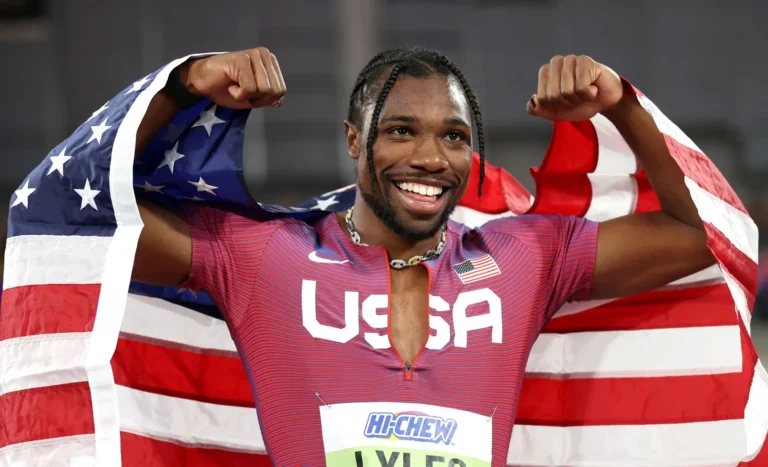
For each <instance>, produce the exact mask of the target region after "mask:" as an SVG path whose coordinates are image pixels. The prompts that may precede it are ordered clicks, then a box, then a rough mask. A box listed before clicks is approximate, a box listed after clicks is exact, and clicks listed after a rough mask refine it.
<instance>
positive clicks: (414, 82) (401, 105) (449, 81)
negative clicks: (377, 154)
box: [366, 74, 470, 124]
mask: <svg viewBox="0 0 768 467" xmlns="http://www.w3.org/2000/svg"><path fill="white" fill-rule="evenodd" d="M374 103H375V102H373V103H371V105H370V106H369V107H370V108H369V109H366V110H367V111H370V112H372V111H373V104H374ZM366 113H368V112H366ZM369 115H370V114H369ZM387 115H409V116H414V117H416V118H418V119H420V120H421V119H423V120H430V119H435V120H439V121H443V120H445V119H446V118H460V119H462V120H465V121H466V122H467V123H468V124H469V123H470V108H469V102H468V101H467V97H466V95H465V94H464V89H463V88H462V87H461V83H460V82H459V81H458V80H457V79H456V77H454V76H442V75H439V74H438V75H431V76H429V77H426V78H414V77H411V76H400V77H398V79H397V81H395V85H394V86H393V87H392V89H391V90H390V92H389V95H388V96H387V100H386V102H385V103H384V108H383V109H382V110H381V115H380V118H384V117H385V116H387Z"/></svg>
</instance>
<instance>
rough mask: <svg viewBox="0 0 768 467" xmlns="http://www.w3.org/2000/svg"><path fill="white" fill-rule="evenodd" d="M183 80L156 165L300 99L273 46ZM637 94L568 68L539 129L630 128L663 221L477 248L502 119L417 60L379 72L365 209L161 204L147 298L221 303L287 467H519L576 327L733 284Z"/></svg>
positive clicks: (544, 87) (361, 152)
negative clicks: (554, 321) (530, 408)
mask: <svg viewBox="0 0 768 467" xmlns="http://www.w3.org/2000/svg"><path fill="white" fill-rule="evenodd" d="M172 79H176V80H177V81H176V82H172V83H171V85H169V87H167V88H166V89H167V90H166V91H164V92H161V93H160V94H158V95H157V96H155V97H154V99H153V101H152V102H151V104H150V107H149V111H148V113H147V115H146V117H145V118H144V120H143V122H142V124H141V127H140V129H139V134H138V137H137V139H138V140H137V152H136V154H137V155H140V154H141V153H142V152H143V150H144V148H146V147H147V145H148V143H149V142H150V141H151V140H152V138H153V136H154V135H155V134H157V133H158V132H159V131H160V130H161V129H162V128H163V127H164V126H165V125H166V124H167V123H168V121H169V120H170V119H171V118H172V116H173V115H174V114H175V113H176V112H178V111H179V110H180V107H182V106H183V105H186V104H184V102H189V101H194V100H195V99H200V98H203V97H207V98H209V99H211V100H212V101H213V102H214V103H215V104H218V105H220V106H224V107H229V108H269V107H279V106H280V105H282V104H283V100H284V97H285V95H286V85H285V81H284V79H283V76H282V74H281V72H280V66H279V64H278V61H277V59H276V57H275V56H274V55H273V54H271V53H270V52H269V50H267V49H266V48H261V47H260V48H255V49H250V50H246V51H239V52H233V53H227V54H222V55H215V56H210V57H207V58H203V59H198V60H195V61H190V62H187V63H185V64H183V65H181V66H180V67H179V68H178V69H177V73H176V75H175V76H173V77H172ZM174 84H175V88H174V87H173V85H174ZM628 86H629V85H628V84H627V83H626V82H624V81H623V80H621V79H620V78H619V76H618V75H617V74H616V73H615V72H614V71H612V70H611V69H610V68H608V67H607V66H605V65H602V64H600V63H598V62H596V61H595V60H593V59H591V58H590V57H587V56H574V55H568V56H565V57H563V56H555V57H553V58H552V59H551V60H550V61H549V63H547V64H545V65H543V66H542V67H541V68H540V69H539V78H538V89H537V90H536V93H535V94H534V95H533V97H532V98H531V100H530V102H528V103H527V111H528V113H530V114H531V115H533V116H536V117H541V118H545V119H549V120H573V121H579V120H585V119H589V118H591V117H593V116H594V115H595V114H597V113H602V114H603V115H604V116H606V117H607V118H608V119H610V121H612V122H613V123H614V125H615V126H616V127H617V129H618V130H619V131H620V132H621V134H622V136H623V137H624V138H625V140H626V141H627V142H628V144H629V145H630V147H631V148H632V149H633V151H634V152H635V154H636V155H637V158H638V160H639V161H640V162H641V164H642V166H643V168H644V169H645V171H646V172H647V173H648V176H649V178H650V180H651V182H652V185H653V188H654V189H655V192H656V194H657V195H658V197H659V199H660V201H661V206H662V211H661V212H655V213H649V214H636V215H629V216H626V217H622V218H619V219H614V220H610V221H607V222H603V223H600V224H598V223H595V222H591V221H588V220H585V219H582V218H576V217H564V216H557V215H551V216H543V215H523V216H518V217H508V218H502V219H497V220H494V221H491V222H489V223H487V224H485V225H484V226H482V227H480V228H477V229H474V230H470V229H468V228H465V227H463V226H461V225H459V224H457V223H453V222H451V221H448V218H449V215H450V214H451V212H452V210H453V209H454V208H455V207H456V206H457V204H458V202H459V200H460V198H461V197H462V194H463V193H464V191H465V190H479V191H480V192H482V176H481V179H480V185H479V186H478V185H474V186H468V179H469V173H470V166H471V161H472V152H473V147H475V148H477V150H478V152H479V153H480V155H481V159H482V160H484V140H483V127H482V120H481V114H480V108H479V105H478V102H477V98H476V96H475V93H474V92H473V90H472V88H471V87H470V86H469V84H468V83H467V80H466V79H465V77H464V75H463V74H462V73H461V71H460V70H459V69H458V67H457V66H456V65H455V64H454V63H453V62H452V61H450V60H449V59H448V58H446V57H445V56H443V55H441V54H439V53H438V52H435V51H431V50H424V49H402V50H401V49H399V50H392V51H387V52H384V53H381V54H379V55H377V56H376V57H374V58H373V59H372V60H371V62H369V63H368V64H367V65H366V66H365V67H364V68H363V70H362V71H361V73H360V76H359V77H358V79H357V82H356V84H355V87H354V90H353V91H352V95H351V98H350V104H349V114H348V118H347V119H346V120H345V121H344V131H345V135H346V142H347V149H348V152H349V156H350V157H351V158H352V159H354V160H355V161H356V163H357V191H356V200H355V203H354V206H353V208H352V209H350V210H349V211H345V212H339V213H328V214H325V215H322V216H317V217H316V218H315V219H313V220H311V221H299V220H296V219H294V218H291V217H284V218H277V219H272V220H267V221H263V220H256V219H254V218H251V217H249V216H248V215H247V214H242V213H240V214H235V213H231V212H227V211H224V210H218V209H214V208H209V207H195V208H189V209H186V210H185V211H184V212H175V211H171V210H168V209H167V208H165V207H160V206H157V205H153V204H151V203H149V202H147V201H140V212H141V216H142V220H143V222H144V224H145V227H144V230H143V232H142V234H141V238H140V241H139V247H138V251H137V255H136V256H137V260H136V261H135V267H134V271H133V277H134V279H136V280H139V281H143V282H147V283H153V284H158V285H167V286H181V287H191V288H193V289H204V290H205V291H207V292H208V293H209V294H210V295H211V297H212V298H213V299H214V301H215V302H216V303H217V304H218V306H219V307H220V309H221V310H222V311H223V313H224V314H225V317H226V320H227V323H228V325H229V327H230V330H231V333H232V336H233V338H234V340H235V342H236V344H237V347H238V351H239V354H240V357H241V358H242V361H243V363H244V366H245V368H246V370H247V373H248V376H249V378H250V382H251V386H252V389H253V393H254V398H255V400H256V405H257V410H258V412H259V417H260V423H261V429H262V433H263V437H264V441H265V444H266V446H267V449H268V452H269V454H270V456H271V459H272V461H273V462H274V463H275V465H278V466H300V465H301V466H305V465H308V466H318V465H323V464H325V463H327V464H328V465H339V466H346V465H350V466H358V465H376V466H378V465H414V466H415V465H434V466H439V465H454V466H460V465H504V464H505V463H506V456H507V449H508V446H509V442H510V436H511V434H512V426H513V422H514V420H515V410H516V406H517V401H518V396H519V392H520V387H521V383H522V380H523V375H524V370H525V364H526V359H527V357H528V353H529V350H530V349H531V346H532V344H533V342H534V340H535V339H536V337H537V335H538V334H539V332H540V330H541V329H542V327H543V326H544V324H545V323H546V322H547V320H548V319H549V318H550V317H551V316H552V315H553V313H554V312H555V311H556V310H557V309H558V308H559V307H561V306H562V305H563V304H564V303H565V302H567V301H571V300H579V299H586V298H609V297H618V296H625V295H629V294H634V293H638V292H642V291H646V290H649V289H653V288H656V287H659V286H662V285H664V284H667V283H669V282H671V281H673V280H676V279H678V278H681V277H684V276H686V275H689V274H692V273H694V272H696V271H699V270H701V269H703V268H705V267H707V266H709V265H711V264H713V263H714V259H713V257H712V255H711V254H710V252H709V250H708V248H707V246H706V236H705V232H704V230H703V226H702V223H701V220H700V219H699V217H698V214H697V211H696V208H695V207H694V204H693V202H692V200H691V198H690V195H689V193H688V190H687V188H686V187H685V185H684V181H683V175H682V173H681V171H680V169H679V168H678V166H677V165H676V163H675V162H674V161H673V159H672V157H671V156H670V154H669V152H668V150H667V147H666V145H665V142H664V139H663V136H662V135H661V133H660V132H659V131H658V129H657V128H656V126H655V124H654V122H653V119H652V118H651V116H650V115H649V114H648V113H647V112H646V111H645V110H644V109H643V108H642V107H641V106H640V104H639V103H638V101H637V99H636V98H635V95H634V93H633V92H631V90H629V89H630V88H629V87H628ZM171 89H175V90H174V91H171ZM473 128H474V129H475V133H476V134H477V139H476V140H475V139H474V138H473ZM469 260H474V263H470V262H469ZM473 270H474V271H475V272H476V273H475V274H472V271H473ZM361 317H362V318H361ZM406 459H407V463H406Z"/></svg>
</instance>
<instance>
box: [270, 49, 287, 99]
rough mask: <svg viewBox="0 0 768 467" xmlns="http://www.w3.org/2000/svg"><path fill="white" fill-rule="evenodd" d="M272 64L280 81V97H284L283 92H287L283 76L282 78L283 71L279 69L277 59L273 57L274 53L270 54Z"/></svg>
mask: <svg viewBox="0 0 768 467" xmlns="http://www.w3.org/2000/svg"><path fill="white" fill-rule="evenodd" d="M272 66H273V67H274V68H275V71H276V72H277V76H278V78H279V81H280V91H281V95H280V97H284V96H285V94H286V93H287V92H288V88H287V87H285V78H283V72H282V71H281V70H280V63H279V62H278V61H277V57H275V54H272ZM281 100H282V99H281Z"/></svg>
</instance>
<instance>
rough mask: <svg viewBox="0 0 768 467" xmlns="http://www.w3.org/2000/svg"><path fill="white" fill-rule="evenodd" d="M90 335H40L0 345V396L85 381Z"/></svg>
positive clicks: (19, 338)
mask: <svg viewBox="0 0 768 467" xmlns="http://www.w3.org/2000/svg"><path fill="white" fill-rule="evenodd" d="M90 335H91V333H89V332H78V333H64V334H42V335H37V336H25V337H16V338H13V339H6V340H4V341H2V342H0V369H2V371H0V396H2V395H3V394H8V393H9V392H14V391H23V390H25V389H33V388H40V387H45V386H53V385H57V384H67V383H77V382H81V381H85V380H86V371H85V365H84V364H85V355H86V349H87V348H88V342H89V339H90Z"/></svg>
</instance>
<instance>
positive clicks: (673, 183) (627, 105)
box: [591, 90, 715, 298]
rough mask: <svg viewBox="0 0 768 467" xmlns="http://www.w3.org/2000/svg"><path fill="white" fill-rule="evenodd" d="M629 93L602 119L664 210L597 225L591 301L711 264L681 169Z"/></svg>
mask: <svg viewBox="0 0 768 467" xmlns="http://www.w3.org/2000/svg"><path fill="white" fill-rule="evenodd" d="M627 91H628V92H625V93H624V96H625V97H624V98H622V100H621V101H620V103H619V104H618V105H617V106H616V107H615V108H614V109H612V110H611V111H610V112H605V116H606V117H608V118H609V119H610V120H611V121H612V122H613V124H614V125H615V126H616V128H617V129H618V130H619V132H620V133H621V135H622V136H623V137H624V139H625V140H626V141H627V143H628V144H629V147H630V148H631V149H632V151H633V152H634V153H635V156H636V157H637V159H638V160H639V161H640V164H641V165H642V166H643V168H644V169H645V171H646V173H647V174H648V180H649V181H650V183H651V186H652V187H653V189H654V191H655V192H656V195H657V196H658V198H659V201H660V202H661V209H662V210H661V211H660V212H653V213H646V214H635V215H631V216H625V217H620V218H618V219H613V220H610V221H607V222H603V223H602V224H600V227H599V231H598V247H597V264H596V267H595V276H594V278H593V280H592V288H591V293H592V296H593V297H595V298H607V297H613V296H624V295H629V294H632V293H637V292H642V291H645V290H650V289H653V288H656V287H661V286H662V285H665V284H668V283H669V282H671V281H673V280H676V279H679V278H681V277H685V276H687V275H690V274H693V273H694V272H696V271H700V270H701V269H704V268H706V267H707V266H711V265H712V264H714V262H715V259H714V257H713V256H712V253H711V252H710V251H709V248H708V247H707V235H706V233H705V232H704V226H703V225H702V223H701V219H700V218H699V214H698V212H697V210H696V206H695V205H694V204H693V200H692V199H691V195H690V192H689V191H688V188H687V187H686V186H685V182H684V181H683V173H682V171H681V170H680V167H679V166H678V165H677V163H676V162H675V161H674V159H672V156H671V155H670V154H669V150H668V149H667V145H666V143H665V141H664V137H663V135H662V134H661V133H660V132H659V130H658V128H657V127H656V124H655V123H654V121H653V118H652V117H651V115H650V114H649V113H648V112H647V111H646V110H645V109H643V108H642V107H641V106H640V104H639V103H638V102H637V98H636V97H635V95H634V93H632V92H631V91H630V90H627Z"/></svg>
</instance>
